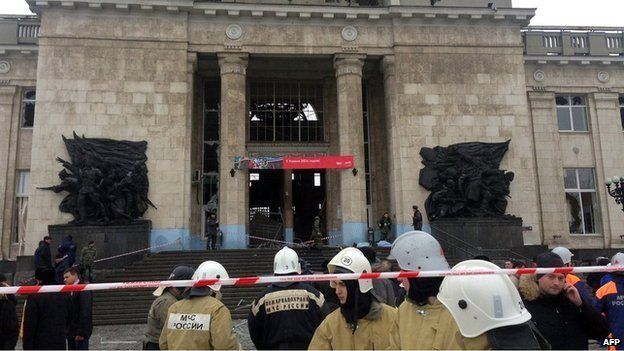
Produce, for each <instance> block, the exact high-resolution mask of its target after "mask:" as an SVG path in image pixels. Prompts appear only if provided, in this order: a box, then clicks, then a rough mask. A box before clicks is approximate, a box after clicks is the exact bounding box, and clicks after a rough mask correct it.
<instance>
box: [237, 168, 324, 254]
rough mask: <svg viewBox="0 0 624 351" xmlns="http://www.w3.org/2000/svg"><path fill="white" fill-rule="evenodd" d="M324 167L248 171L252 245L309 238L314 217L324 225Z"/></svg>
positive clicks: (306, 239) (298, 240) (274, 243)
mask: <svg viewBox="0 0 624 351" xmlns="http://www.w3.org/2000/svg"><path fill="white" fill-rule="evenodd" d="M324 211H325V170H313V169H300V170H289V169H273V170H250V171H249V232H250V235H251V236H252V237H250V244H251V245H253V246H267V245H279V243H278V242H277V240H279V241H282V240H283V241H294V242H304V241H308V240H310V234H311V232H312V229H313V226H314V217H316V216H319V217H320V218H321V227H323V226H324V218H326V216H325V215H324ZM273 240H276V241H273Z"/></svg>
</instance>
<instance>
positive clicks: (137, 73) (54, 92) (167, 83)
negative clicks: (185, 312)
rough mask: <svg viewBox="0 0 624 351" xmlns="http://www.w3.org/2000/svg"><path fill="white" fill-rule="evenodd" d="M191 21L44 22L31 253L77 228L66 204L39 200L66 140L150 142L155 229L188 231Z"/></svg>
mask: <svg viewBox="0 0 624 351" xmlns="http://www.w3.org/2000/svg"><path fill="white" fill-rule="evenodd" d="M185 36H186V21H185V16H184V15H182V14H177V13H174V14H159V15H158V16H152V15H149V14H135V13H120V12H115V11H111V12H107V11H102V12H100V13H97V14H94V12H85V13H75V12H69V11H63V10H49V11H46V12H44V13H43V15H42V24H41V36H40V39H39V65H38V72H37V100H38V101H37V110H36V120H37V124H36V127H35V129H34V131H33V145H32V160H33V167H32V178H31V208H30V212H29V218H28V238H29V239H28V245H29V249H30V250H32V249H33V248H34V245H36V242H37V238H39V237H41V236H43V235H45V234H46V232H47V225H49V224H59V223H64V222H66V221H67V220H69V219H70V216H69V215H68V214H61V213H60V212H59V211H58V210H56V207H57V206H58V204H59V202H60V200H61V199H62V197H63V195H60V194H59V195H57V194H54V193H52V192H48V191H42V190H37V189H36V187H38V186H47V185H52V184H55V183H57V181H58V177H57V173H58V171H59V170H60V169H61V167H60V166H59V165H58V164H57V163H56V162H55V161H54V158H55V157H56V156H60V157H63V158H67V153H66V150H65V147H64V145H63V142H62V140H61V135H65V136H71V134H72V132H73V131H75V132H76V133H78V134H80V135H82V134H84V135H85V136H87V137H104V138H113V139H124V140H147V142H148V149H147V156H148V158H149V159H148V161H147V167H148V170H149V179H150V182H151V183H150V191H149V197H150V199H151V200H152V202H153V203H154V204H155V205H156V206H157V207H158V210H154V209H149V210H148V212H147V213H146V218H148V219H151V220H152V222H153V226H154V228H158V229H171V230H180V229H182V230H187V231H188V228H189V215H190V213H189V204H190V201H189V199H188V197H189V196H190V190H189V188H190V172H189V169H190V147H189V143H190V134H189V131H190V119H189V118H187V116H189V115H190V112H189V111H188V110H189V107H190V104H189V97H188V95H189V88H190V87H189V76H188V64H189V63H188V62H187V45H186V43H185V42H184V38H185Z"/></svg>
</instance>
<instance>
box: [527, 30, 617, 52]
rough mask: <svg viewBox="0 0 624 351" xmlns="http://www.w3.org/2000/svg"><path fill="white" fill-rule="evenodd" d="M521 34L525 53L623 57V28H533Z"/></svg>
mask: <svg viewBox="0 0 624 351" xmlns="http://www.w3.org/2000/svg"><path fill="white" fill-rule="evenodd" d="M522 37H523V40H524V53H525V55H536V56H624V45H623V44H624V29H623V28H585V29H582V28H571V27H569V28H551V27H535V28H534V27H531V28H527V29H525V30H523V31H522Z"/></svg>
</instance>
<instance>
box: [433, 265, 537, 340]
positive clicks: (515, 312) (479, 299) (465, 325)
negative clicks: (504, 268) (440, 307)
mask: <svg viewBox="0 0 624 351" xmlns="http://www.w3.org/2000/svg"><path fill="white" fill-rule="evenodd" d="M452 270H454V271H456V270H500V268H499V267H498V266H497V265H495V264H493V263H491V262H487V261H483V260H468V261H464V262H460V263H459V264H457V265H456V266H455V267H453V269H452ZM438 300H440V302H442V303H443V304H444V306H446V308H447V309H448V310H449V312H451V315H453V318H454V319H455V322H456V323H457V326H458V327H459V331H460V332H461V334H462V335H463V336H465V337H467V338H474V337H476V336H479V335H481V334H483V333H485V332H486V331H488V330H492V329H495V328H500V327H505V326H510V325H517V324H522V323H524V322H526V321H528V320H529V319H531V314H530V313H529V311H527V309H526V308H525V307H524V304H523V303H522V299H521V298H520V294H519V293H518V289H517V288H516V287H515V285H514V284H513V283H512V282H511V279H509V277H508V276H507V275H504V274H491V275H479V276H470V275H464V276H461V275H458V276H446V277H444V280H443V281H442V285H441V286H440V292H439V293H438Z"/></svg>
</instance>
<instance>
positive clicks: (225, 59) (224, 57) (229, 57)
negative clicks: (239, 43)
mask: <svg viewBox="0 0 624 351" xmlns="http://www.w3.org/2000/svg"><path fill="white" fill-rule="evenodd" d="M217 58H218V59H219V69H220V70H221V75H225V74H241V75H243V76H244V75H245V74H246V73H247V64H248V63H249V54H248V53H238V52H237V53H228V52H219V53H217Z"/></svg>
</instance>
